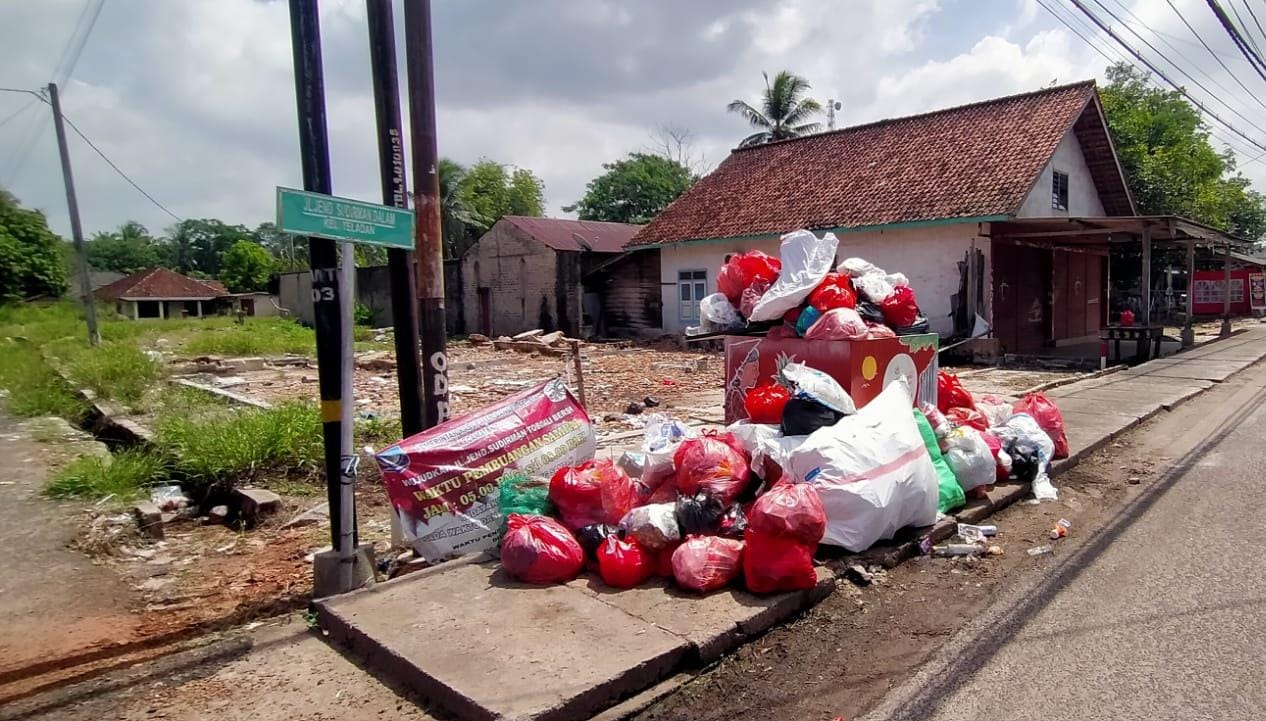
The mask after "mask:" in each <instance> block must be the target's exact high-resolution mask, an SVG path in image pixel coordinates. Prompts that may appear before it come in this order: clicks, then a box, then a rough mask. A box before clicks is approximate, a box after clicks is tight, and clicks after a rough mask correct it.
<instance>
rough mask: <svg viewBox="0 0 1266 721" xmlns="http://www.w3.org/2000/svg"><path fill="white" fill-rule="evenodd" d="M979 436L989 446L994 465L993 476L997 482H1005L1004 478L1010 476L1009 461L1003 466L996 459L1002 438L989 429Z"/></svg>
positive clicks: (1000, 450) (999, 451) (1000, 449)
mask: <svg viewBox="0 0 1266 721" xmlns="http://www.w3.org/2000/svg"><path fill="white" fill-rule="evenodd" d="M980 437H981V438H984V439H985V445H987V446H989V452H990V453H992V454H993V462H994V465H995V467H996V468H995V470H996V475H995V478H996V480H997V482H998V483H1005V482H1006V480H1007V479H1008V478H1010V477H1011V466H1010V464H1009V463H1008V465H1005V466H1004V465H1003V464H1002V462H1001V461H999V460H998V454H999V453H1001V452H1002V439H1001V438H999V437H997V436H995V435H994V434H992V433H990V432H989V431H984V432H982V433H981V434H980Z"/></svg>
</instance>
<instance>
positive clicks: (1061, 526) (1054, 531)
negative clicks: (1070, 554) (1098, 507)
mask: <svg viewBox="0 0 1266 721" xmlns="http://www.w3.org/2000/svg"><path fill="white" fill-rule="evenodd" d="M1072 527H1073V523H1072V521H1070V520H1068V519H1067V518H1061V519H1059V521H1057V522H1056V523H1055V525H1054V526H1052V527H1051V540H1052V541H1058V540H1059V539H1061V538H1064V537H1065V536H1067V535H1068V529H1070V528H1072Z"/></svg>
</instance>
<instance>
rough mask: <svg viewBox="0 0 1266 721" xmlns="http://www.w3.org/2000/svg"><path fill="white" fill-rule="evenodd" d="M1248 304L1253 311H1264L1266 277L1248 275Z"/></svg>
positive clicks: (1265, 306) (1265, 307)
mask: <svg viewBox="0 0 1266 721" xmlns="http://www.w3.org/2000/svg"><path fill="white" fill-rule="evenodd" d="M1248 302H1249V307H1251V308H1252V309H1253V310H1262V311H1266V275H1263V274H1262V273H1249V274H1248Z"/></svg>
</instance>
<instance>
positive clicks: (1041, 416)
mask: <svg viewBox="0 0 1266 721" xmlns="http://www.w3.org/2000/svg"><path fill="white" fill-rule="evenodd" d="M1015 412H1016V413H1027V414H1029V415H1030V416H1032V417H1033V420H1035V421H1037V425H1038V426H1039V427H1040V428H1041V429H1042V430H1043V431H1045V432H1046V435H1047V436H1048V437H1050V439H1051V443H1053V444H1054V445H1055V450H1054V454H1053V455H1052V456H1051V458H1054V459H1056V460H1058V459H1060V458H1067V457H1068V437H1067V436H1066V435H1064V416H1063V414H1061V413H1060V412H1059V408H1058V407H1056V405H1055V404H1054V403H1052V402H1051V399H1049V398H1047V397H1046V396H1045V395H1044V394H1042V393H1030V394H1029V395H1027V396H1025V397H1023V398H1021V399H1020V400H1019V401H1016V404H1015Z"/></svg>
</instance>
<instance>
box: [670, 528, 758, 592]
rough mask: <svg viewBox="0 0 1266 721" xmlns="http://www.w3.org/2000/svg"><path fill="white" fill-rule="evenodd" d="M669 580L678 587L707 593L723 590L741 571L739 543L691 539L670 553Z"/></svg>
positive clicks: (704, 537) (696, 537)
mask: <svg viewBox="0 0 1266 721" xmlns="http://www.w3.org/2000/svg"><path fill="white" fill-rule="evenodd" d="M672 566H673V579H674V580H675V581H677V585H678V586H681V587H682V588H685V589H688V590H691V591H698V592H699V593H707V592H709V591H715V590H717V589H718V588H724V587H725V586H728V585H729V584H730V583H732V582H733V581H734V580H735V579H736V578H738V575H739V572H740V571H741V570H742V568H743V541H739V540H735V539H732V538H720V537H717V536H691V537H690V538H687V539H686V542H685V543H683V544H681V545H680V546H678V547H677V549H676V550H675V551H673V556H672Z"/></svg>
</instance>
